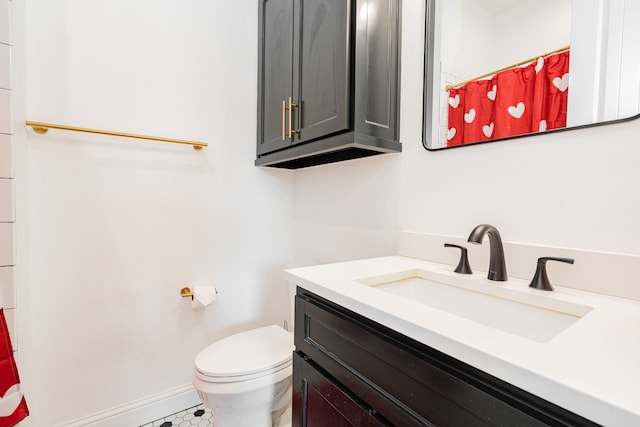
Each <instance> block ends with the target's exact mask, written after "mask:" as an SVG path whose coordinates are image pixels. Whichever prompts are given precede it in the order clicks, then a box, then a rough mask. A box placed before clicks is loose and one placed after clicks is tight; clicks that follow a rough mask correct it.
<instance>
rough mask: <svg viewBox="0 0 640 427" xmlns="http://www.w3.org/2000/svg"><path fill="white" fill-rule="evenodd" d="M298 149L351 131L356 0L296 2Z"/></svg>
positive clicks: (295, 74)
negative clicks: (352, 24)
mask: <svg viewBox="0 0 640 427" xmlns="http://www.w3.org/2000/svg"><path fill="white" fill-rule="evenodd" d="M296 6H297V7H296V8H295V14H296V18H297V19H296V20H295V27H294V34H295V37H294V41H293V47H294V49H293V64H294V72H293V102H294V103H296V104H298V107H297V108H295V109H294V118H293V125H294V127H295V129H296V130H297V133H296V134H294V137H293V143H294V144H297V143H301V142H306V141H311V140H314V139H318V138H321V137H324V136H327V135H330V134H334V133H338V132H341V131H345V130H348V129H349V128H350V117H349V115H350V108H349V94H350V92H351V89H350V60H349V57H350V53H351V50H352V49H351V44H352V43H351V38H352V37H351V34H350V31H349V28H350V23H349V19H350V16H351V13H350V11H351V6H352V0H296Z"/></svg>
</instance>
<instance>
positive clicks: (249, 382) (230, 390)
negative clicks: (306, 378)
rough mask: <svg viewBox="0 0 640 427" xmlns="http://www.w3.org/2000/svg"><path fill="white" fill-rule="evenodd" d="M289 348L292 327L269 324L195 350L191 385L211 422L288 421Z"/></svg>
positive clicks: (256, 425) (262, 425)
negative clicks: (210, 416) (209, 410)
mask: <svg viewBox="0 0 640 427" xmlns="http://www.w3.org/2000/svg"><path fill="white" fill-rule="evenodd" d="M293 349H294V345H293V332H288V331H286V330H285V329H283V328H282V327H280V326H277V325H271V326H266V327H263V328H257V329H252V330H249V331H245V332H241V333H238V334H235V335H231V336H229V337H226V338H224V339H222V340H220V341H217V342H215V343H213V344H211V345H210V346H208V347H207V348H205V349H204V350H202V351H201V352H200V353H198V355H197V356H196V359H195V369H194V376H193V386H194V387H195V389H196V391H197V392H198V395H199V396H200V399H202V401H203V402H204V404H205V405H207V406H208V407H209V408H211V409H212V411H213V413H214V426H215V427H272V426H274V427H276V426H277V427H285V426H290V425H291V382H292V373H293V367H292V354H293Z"/></svg>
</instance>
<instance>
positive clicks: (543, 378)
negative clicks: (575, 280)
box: [284, 255, 640, 426]
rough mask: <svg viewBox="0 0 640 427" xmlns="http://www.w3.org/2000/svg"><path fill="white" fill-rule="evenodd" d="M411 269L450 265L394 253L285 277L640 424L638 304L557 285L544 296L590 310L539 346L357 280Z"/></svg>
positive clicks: (475, 360) (560, 396)
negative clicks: (575, 303) (580, 305)
mask: <svg viewBox="0 0 640 427" xmlns="http://www.w3.org/2000/svg"><path fill="white" fill-rule="evenodd" d="M411 269H426V270H431V271H438V272H441V273H443V274H455V273H453V272H451V270H452V267H451V266H449V265H445V264H439V263H434V262H430V261H424V260H420V259H416V258H409V257H404V256H397V255H396V256H388V257H381V258H371V259H363V260H357V261H348V262H341V263H334V264H325V265H317V266H310V267H300V268H292V269H287V270H285V272H284V276H285V279H286V280H287V281H289V282H291V283H293V284H295V285H296V286H300V287H302V288H304V289H306V290H308V291H311V292H314V293H316V294H317V295H319V296H321V297H323V298H326V299H329V300H331V301H333V302H334V303H336V304H339V305H341V306H343V307H345V308H347V309H349V310H352V311H354V312H355V313H358V314H360V315H362V316H365V317H367V318H369V319H371V320H373V321H375V322H377V323H379V324H381V325H383V326H386V327H388V328H391V329H393V330H395V331H397V332H399V333H402V334H404V335H406V336H408V337H409V338H412V339H414V340H416V341H418V342H421V343H423V344H425V345H428V346H430V347H432V348H434V349H436V350H439V351H441V352H443V353H446V354H448V355H450V356H452V357H454V358H456V359H458V360H460V361H462V362H465V363H467V364H469V365H471V366H474V367H476V368H478V369H481V370H483V371H485V372H487V373H489V374H491V375H493V376H495V377H497V378H499V379H501V380H503V381H506V382H508V383H511V384H513V385H515V386H517V387H519V388H522V389H523V390H525V391H528V392H530V393H532V394H534V395H537V396H539V397H541V398H543V399H546V400H548V401H550V402H552V403H555V404H556V405H559V406H561V407H563V408H565V409H567V410H570V411H572V412H575V413H576V414H578V415H581V416H583V417H585V418H588V419H590V420H592V421H595V422H597V423H601V424H603V425H607V426H617V425H619V426H628V425H640V395H639V394H638V390H640V363H639V362H638V361H639V360H640V333H639V332H638V331H640V302H638V301H634V300H627V299H623V298H618V297H610V296H606V295H601V294H595V293H591V292H586V291H581V290H576V289H571V288H565V287H560V286H557V287H556V290H555V291H554V292H552V293H546V295H549V296H551V297H553V298H557V299H560V300H565V301H572V302H579V303H580V304H585V305H589V306H592V307H593V310H591V312H589V313H588V314H587V315H585V316H584V317H583V318H581V319H580V320H579V321H577V322H576V323H574V324H573V325H571V326H570V327H569V328H567V329H566V330H564V331H563V332H561V333H560V334H558V335H557V336H555V337H553V338H552V339H551V340H549V341H547V342H537V341H533V340H529V339H526V338H523V337H520V336H517V335H512V334H510V333H507V332H503V331H501V330H498V329H495V328H492V327H489V326H485V325H482V324H479V323H476V322H473V321H471V320H467V319H464V318H462V317H459V316H456V315H453V314H450V313H447V312H445V311H441V310H438V309H435V308H431V307H428V306H426V305H423V304H421V303H418V302H414V301H409V300H406V299H404V298H400V297H397V296H395V295H390V294H387V293H385V292H381V291H379V290H376V289H373V288H370V287H368V286H366V285H363V284H361V283H359V282H358V280H360V279H363V278H366V277H371V276H375V275H381V274H387V273H389V272H397V271H406V270H411ZM485 275H486V273H484V272H475V273H474V274H473V275H472V276H470V277H471V279H472V280H476V281H479V282H481V283H485V282H486V283H489V281H488V280H487V279H486V278H485V277H484V276H485ZM490 283H491V284H492V285H495V284H496V282H490ZM498 285H499V286H506V287H513V288H514V289H518V290H520V291H524V292H534V293H539V292H544V291H539V290H535V289H529V288H528V282H527V281H525V280H521V279H518V278H510V279H509V281H508V282H504V283H503V284H498ZM551 294H552V295H551Z"/></svg>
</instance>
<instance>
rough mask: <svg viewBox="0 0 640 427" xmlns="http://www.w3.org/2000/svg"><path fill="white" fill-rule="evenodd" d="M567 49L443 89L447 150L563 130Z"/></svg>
mask: <svg viewBox="0 0 640 427" xmlns="http://www.w3.org/2000/svg"><path fill="white" fill-rule="evenodd" d="M568 89H569V50H566V51H564V52H560V53H556V54H553V55H550V56H547V57H545V58H543V57H540V58H538V59H537V60H535V61H533V62H531V63H530V64H528V65H526V66H524V67H517V68H511V69H509V70H505V71H501V72H499V73H496V74H494V75H493V77H491V78H490V79H485V80H475V81H472V82H468V83H466V84H465V85H462V86H460V87H456V88H452V89H450V90H449V107H448V110H449V111H448V112H449V117H448V131H447V146H449V147H451V146H456V145H463V144H469V143H474V142H481V141H487V140H489V139H499V138H507V137H510V136H515V135H522V134H526V133H533V132H544V131H546V130H551V129H558V128H563V127H566V126H567V101H568V97H569V96H568V95H569V90H568Z"/></svg>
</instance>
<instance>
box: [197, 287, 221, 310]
mask: <svg viewBox="0 0 640 427" xmlns="http://www.w3.org/2000/svg"><path fill="white" fill-rule="evenodd" d="M217 293H218V291H217V290H216V288H215V287H213V286H194V287H193V300H191V307H193V308H204V307H206V306H208V305H209V304H211V303H212V302H213V301H214V300H215V299H216V295H217Z"/></svg>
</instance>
